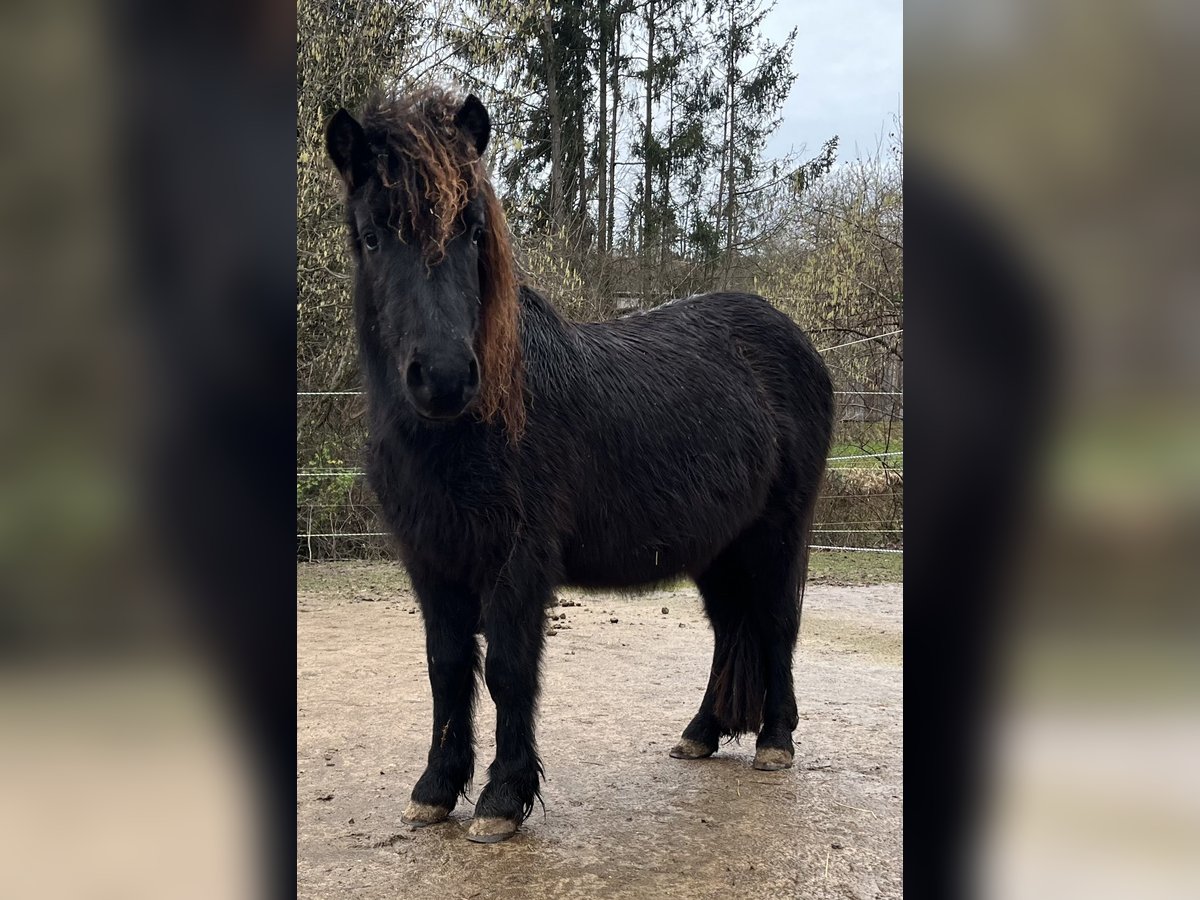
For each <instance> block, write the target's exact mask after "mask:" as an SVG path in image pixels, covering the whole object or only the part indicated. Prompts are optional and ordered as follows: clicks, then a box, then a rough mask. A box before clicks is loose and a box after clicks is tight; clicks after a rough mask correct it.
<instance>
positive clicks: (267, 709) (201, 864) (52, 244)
mask: <svg viewBox="0 0 1200 900" xmlns="http://www.w3.org/2000/svg"><path fill="white" fill-rule="evenodd" d="M294 29H295V19H294V9H293V7H292V6H291V5H290V4H279V3H275V4H266V3H252V4H220V3H218V4H188V3H181V4H155V3H143V2H130V0H127V2H122V3H114V4H98V3H92V2H84V0H80V2H70V0H51V2H46V3H14V4H5V5H4V7H3V11H2V12H0V46H2V47H3V54H2V56H3V62H2V63H0V67H2V68H3V78H2V79H0V85H2V87H0V110H2V116H3V121H4V123H5V125H4V127H3V129H2V136H0V209H2V211H0V223H2V226H0V284H2V285H3V291H2V298H3V317H4V318H3V322H4V324H3V326H0V360H2V362H0V371H2V372H3V377H2V378H0V459H2V460H3V465H2V466H0V646H2V647H3V662H2V663H0V734H3V735H4V740H3V744H4V750H3V757H4V764H3V766H2V767H0V768H2V774H0V796H2V797H3V800H2V801H0V847H3V849H2V850H0V867H2V868H3V871H4V873H5V874H4V877H3V879H2V880H3V882H4V885H3V887H2V888H0V895H4V896H13V897H18V896H19V897H43V896H44V897H80V896H97V897H98V896H110V897H111V896H121V897H170V896H194V897H239V896H258V895H261V894H262V893H264V892H265V891H272V892H278V891H276V890H275V889H278V888H283V889H284V890H283V892H284V893H285V895H286V894H287V893H288V892H289V891H288V885H290V884H291V881H292V875H291V872H292V871H294V864H293V863H291V862H289V857H292V858H294V849H293V848H294V842H293V840H292V834H293V831H292V829H293V828H294V825H293V822H294V816H293V808H292V803H291V802H290V800H291V795H292V792H293V791H294V770H293V769H292V764H291V760H292V759H293V758H294V757H293V753H292V748H293V747H294V741H295V730H294V699H293V698H294V685H295V681H294V671H295V669H294V659H295V657H294V647H295V638H294V628H293V623H294V620H293V618H292V616H293V612H292V610H293V609H294V591H293V584H294V582H293V578H294V561H293V560H294V557H293V548H294V544H293V539H292V537H291V534H292V532H293V530H294V516H293V506H292V490H293V486H292V481H293V475H292V472H291V466H292V459H293V454H294V432H293V425H294V419H293V412H292V410H293V407H292V402H293V401H292V397H291V395H292V393H293V392H294V390H295V375H294V372H295V369H294V351H293V348H294V341H295V216H294V211H295V167H294V158H295V157H294V147H295V79H294V71H295V70H294V60H295V45H294V35H295V30H294ZM280 863H282V865H280ZM281 871H282V872H283V873H284V877H280V875H279V873H280V872H281ZM293 890H294V889H293Z"/></svg>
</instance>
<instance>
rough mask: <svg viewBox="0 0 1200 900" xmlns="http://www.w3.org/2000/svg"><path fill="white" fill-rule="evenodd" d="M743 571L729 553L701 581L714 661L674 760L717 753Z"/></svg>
mask: <svg viewBox="0 0 1200 900" xmlns="http://www.w3.org/2000/svg"><path fill="white" fill-rule="evenodd" d="M740 577H741V572H740V567H739V566H738V565H737V560H736V558H734V555H733V554H731V553H730V552H729V551H726V553H725V554H723V555H722V556H721V557H719V558H718V559H717V561H716V562H714V563H713V564H712V565H710V566H709V568H708V569H706V570H705V571H704V573H703V574H702V575H700V577H698V578H697V579H696V586H697V587H699V589H700V594H701V596H702V597H703V598H704V611H705V614H706V615H707V616H708V620H709V622H710V623H711V624H712V628H713V659H712V667H711V668H710V669H709V673H708V687H707V688H706V689H705V691H704V699H703V700H701V701H700V710H699V712H697V713H696V715H695V716H693V717H692V721H691V722H689V723H688V726H687V727H686V728H685V729H684V730H683V736H682V737H681V738H680V740H679V743H678V744H676V745H675V746H674V747H673V748H671V756H672V757H674V758H675V759H704V758H706V757H709V756H712V755H713V753H715V752H716V750H717V745H718V744H719V742H720V739H721V735H722V733H723V732H725V730H726V729H724V728H723V727H722V723H721V720H720V718H719V717H718V716H717V712H716V705H717V695H718V691H719V690H720V687H721V682H722V679H723V678H724V677H725V673H726V672H727V670H728V668H729V664H730V655H731V653H732V652H733V650H734V646H733V645H734V643H735V641H736V638H737V634H738V631H739V620H740V617H741V610H740V609H739V600H740V598H739V596H738V590H737V583H738V581H739V580H740Z"/></svg>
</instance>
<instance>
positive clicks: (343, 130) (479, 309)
mask: <svg viewBox="0 0 1200 900" xmlns="http://www.w3.org/2000/svg"><path fill="white" fill-rule="evenodd" d="M490 134H491V120H490V118H489V116H488V113H487V110H486V109H485V108H484V106H483V104H482V103H481V102H480V101H479V99H478V98H477V97H475V96H474V95H469V96H468V97H467V98H466V99H465V100H463V101H458V100H457V99H456V98H454V97H453V96H452V95H451V94H450V93H449V92H448V91H446V90H444V89H441V88H425V89H423V90H419V91H414V92H410V93H406V94H403V95H393V96H387V97H382V98H377V99H375V100H373V101H372V102H371V103H369V104H368V106H367V109H366V112H365V113H364V115H363V119H362V122H361V123H359V122H358V121H356V120H355V119H354V117H353V116H351V115H350V114H349V113H348V112H346V110H344V109H340V110H338V112H337V113H336V114H335V115H334V116H333V118H332V119H331V120H330V122H329V125H328V128H327V130H326V134H325V138H326V147H327V149H328V152H329V157H330V159H332V160H333V163H334V165H336V166H337V169H338V172H339V173H340V174H341V176H342V181H343V182H344V184H345V188H346V224H347V227H348V229H349V233H350V248H351V252H352V254H353V256H354V261H355V264H356V277H355V292H356V295H357V296H356V302H358V303H359V304H360V305H361V306H362V308H364V309H365V311H366V316H365V320H366V321H367V322H370V323H371V327H375V328H377V329H378V339H379V346H380V348H381V350H382V352H383V353H384V354H385V355H386V357H387V363H388V365H389V366H390V367H391V368H390V372H389V377H391V378H392V379H394V380H395V381H396V382H398V383H399V384H400V385H402V386H403V388H402V390H403V392H404V393H405V394H406V395H407V396H408V398H409V400H411V402H412V404H413V406H414V407H415V408H416V410H417V412H418V413H419V414H420V415H421V416H423V417H425V418H426V419H429V420H452V419H456V418H458V417H459V416H462V415H463V414H465V413H467V412H468V411H474V412H475V413H477V414H478V415H479V417H480V418H482V419H484V420H487V421H501V422H502V423H503V424H504V426H505V427H506V428H507V430H508V433H509V436H510V437H511V438H512V439H514V440H515V439H516V438H517V437H518V436H519V435H520V432H521V429H522V427H523V425H524V400H523V397H522V369H521V358H520V345H519V336H518V330H517V315H518V307H517V290H518V285H517V278H516V273H515V270H514V264H513V253H512V247H511V245H510V243H509V237H508V230H507V227H506V225H505V220H504V214H503V211H502V209H501V207H500V204H499V202H498V201H497V199H496V195H495V193H494V192H493V190H492V186H491V184H490V183H489V182H488V178H487V172H486V170H485V169H484V165H483V159H482V157H483V152H484V150H485V149H486V148H487V144H488V137H489V136H490Z"/></svg>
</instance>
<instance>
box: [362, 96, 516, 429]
mask: <svg viewBox="0 0 1200 900" xmlns="http://www.w3.org/2000/svg"><path fill="white" fill-rule="evenodd" d="M461 106H462V98H461V97H459V96H457V95H456V94H454V93H453V92H452V91H450V90H448V89H446V88H443V87H438V86H431V87H425V88H421V89H416V90H409V91H406V92H404V93H402V94H401V93H395V94H387V95H380V96H377V97H375V98H374V99H373V100H372V101H371V102H370V103H369V104H368V105H367V109H366V112H365V114H364V116H363V128H364V130H365V131H366V134H367V139H368V141H369V143H370V145H371V148H372V151H373V152H374V153H375V158H376V165H377V168H378V175H379V182H380V185H381V186H382V189H383V190H384V191H386V192H387V195H388V200H389V208H390V210H391V212H390V215H389V218H388V225H389V227H392V228H395V229H396V232H397V233H398V234H399V235H400V238H401V239H402V240H408V241H415V242H418V243H419V244H420V246H421V253H422V256H423V257H424V259H425V263H426V265H428V266H435V265H437V264H438V263H440V262H441V261H442V260H443V259H444V258H445V254H446V245H447V244H448V243H449V241H450V240H451V239H452V238H454V237H455V236H456V235H457V233H458V231H457V229H459V228H460V227H461V225H460V222H461V220H460V216H461V214H462V211H463V208H464V207H465V206H466V205H467V203H468V202H469V201H470V200H471V199H473V198H474V197H477V196H482V198H483V203H484V207H485V215H486V220H487V227H486V229H485V230H484V237H483V242H482V244H481V245H480V263H479V280H480V288H481V291H482V297H481V302H482V311H481V321H480V328H479V337H478V343H477V346H476V348H475V352H476V355H477V356H478V357H479V370H480V394H479V401H478V402H479V414H480V416H481V417H482V418H483V419H484V420H485V421H488V422H494V421H501V422H502V423H503V424H504V427H505V429H506V431H507V432H508V436H509V439H510V440H511V441H514V442H515V441H517V440H518V439H519V438H520V436H521V433H522V432H523V431H524V428H525V400H524V371H523V366H522V361H521V343H520V332H519V327H518V321H519V309H518V291H519V281H518V276H517V270H516V265H515V262H514V256H513V248H512V242H511V238H510V235H509V232H508V223H507V221H506V219H505V216H504V209H503V207H502V206H501V204H500V201H499V199H498V198H497V197H496V193H495V191H494V190H493V189H492V185H491V182H490V181H489V179H488V175H487V169H486V168H485V166H484V163H483V159H482V158H481V157H480V155H479V153H478V152H477V151H476V150H475V147H474V146H473V145H472V143H471V141H470V140H469V139H468V138H467V136H466V135H465V134H464V133H463V131H462V129H460V128H459V127H458V125H457V124H456V123H455V114H456V113H457V111H458V110H459V108H460V107H461Z"/></svg>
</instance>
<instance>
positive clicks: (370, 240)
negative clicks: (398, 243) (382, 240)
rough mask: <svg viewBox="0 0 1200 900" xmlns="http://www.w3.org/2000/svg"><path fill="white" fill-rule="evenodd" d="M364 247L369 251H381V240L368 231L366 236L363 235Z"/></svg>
mask: <svg viewBox="0 0 1200 900" xmlns="http://www.w3.org/2000/svg"><path fill="white" fill-rule="evenodd" d="M363 245H364V246H365V247H366V248H367V249H368V250H378V249H379V238H378V237H377V236H376V235H375V232H373V231H368V232H367V233H366V234H364V235H363Z"/></svg>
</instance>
